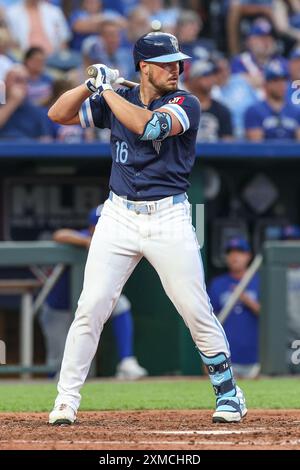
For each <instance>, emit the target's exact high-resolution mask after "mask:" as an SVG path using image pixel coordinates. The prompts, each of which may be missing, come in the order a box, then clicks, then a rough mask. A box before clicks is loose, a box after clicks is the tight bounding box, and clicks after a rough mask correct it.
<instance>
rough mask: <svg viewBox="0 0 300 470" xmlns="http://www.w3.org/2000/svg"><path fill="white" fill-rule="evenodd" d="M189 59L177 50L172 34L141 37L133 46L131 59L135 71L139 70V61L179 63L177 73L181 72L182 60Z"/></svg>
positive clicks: (176, 43) (153, 34)
mask: <svg viewBox="0 0 300 470" xmlns="http://www.w3.org/2000/svg"><path fill="white" fill-rule="evenodd" d="M190 58H191V57H190V56H188V55H186V54H183V53H182V52H180V50H179V46H178V41H177V38H176V37H175V36H173V34H168V33H161V32H159V31H158V32H153V33H148V34H146V35H144V36H142V37H141V38H140V39H138V40H137V42H136V43H135V45H134V49H133V59H134V64H135V69H136V70H139V63H140V61H141V60H143V61H145V62H162V63H167V62H179V73H182V72H183V60H185V59H190Z"/></svg>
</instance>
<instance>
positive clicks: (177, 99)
mask: <svg viewBox="0 0 300 470" xmlns="http://www.w3.org/2000/svg"><path fill="white" fill-rule="evenodd" d="M184 100H185V97H184V96H174V98H171V99H170V100H169V101H168V103H170V104H182V103H183V102H184Z"/></svg>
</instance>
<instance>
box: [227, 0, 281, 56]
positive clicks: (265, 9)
mask: <svg viewBox="0 0 300 470" xmlns="http://www.w3.org/2000/svg"><path fill="white" fill-rule="evenodd" d="M272 3H273V0H229V10H228V20H227V31H228V45H229V51H230V53H231V54H237V53H238V52H239V51H240V37H239V36H240V35H239V33H240V24H241V21H242V19H243V18H244V17H258V16H264V17H266V18H269V19H270V20H272V17H273V11H272Z"/></svg>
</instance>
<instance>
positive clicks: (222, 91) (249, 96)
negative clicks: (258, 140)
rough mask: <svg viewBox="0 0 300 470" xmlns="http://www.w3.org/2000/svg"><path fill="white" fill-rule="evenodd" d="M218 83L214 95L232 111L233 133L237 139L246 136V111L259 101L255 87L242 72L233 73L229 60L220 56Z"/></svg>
mask: <svg viewBox="0 0 300 470" xmlns="http://www.w3.org/2000/svg"><path fill="white" fill-rule="evenodd" d="M216 66H217V74H216V78H217V84H216V86H214V88H213V91H212V96H213V98H215V99H216V100H218V101H220V102H221V103H223V104H224V105H225V106H227V107H228V109H229V110H230V112H231V116H232V124H233V133H234V137H235V138H236V139H243V138H244V137H245V112H246V110H247V109H248V108H249V107H250V106H252V105H253V104H255V103H257V101H258V97H257V93H256V90H255V88H254V87H252V86H251V85H250V83H249V82H248V80H247V79H246V78H245V77H244V76H243V75H241V74H238V73H237V74H234V75H232V74H231V70H230V63H229V60H228V59H226V57H224V56H219V57H218V59H217V62H216Z"/></svg>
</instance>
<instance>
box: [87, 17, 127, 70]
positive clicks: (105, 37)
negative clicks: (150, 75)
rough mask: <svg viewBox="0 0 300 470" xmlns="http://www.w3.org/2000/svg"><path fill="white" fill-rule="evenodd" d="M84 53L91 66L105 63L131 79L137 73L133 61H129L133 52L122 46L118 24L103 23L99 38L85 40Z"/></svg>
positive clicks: (93, 37)
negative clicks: (129, 55) (129, 56)
mask: <svg viewBox="0 0 300 470" xmlns="http://www.w3.org/2000/svg"><path fill="white" fill-rule="evenodd" d="M82 52H83V55H84V56H85V57H88V58H89V60H90V63H91V64H95V63H103V64H105V65H107V66H108V67H110V68H112V69H118V70H119V71H120V76H123V77H126V78H129V79H130V78H131V77H132V76H135V74H136V72H135V69H134V67H133V64H132V61H130V60H128V54H130V53H131V52H130V51H129V50H128V48H127V47H123V46H121V29H120V25H119V24H118V22H116V21H114V20H106V21H104V22H103V23H102V26H101V31H100V33H99V35H98V36H92V37H90V38H87V39H85V41H84V42H83V45H82Z"/></svg>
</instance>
